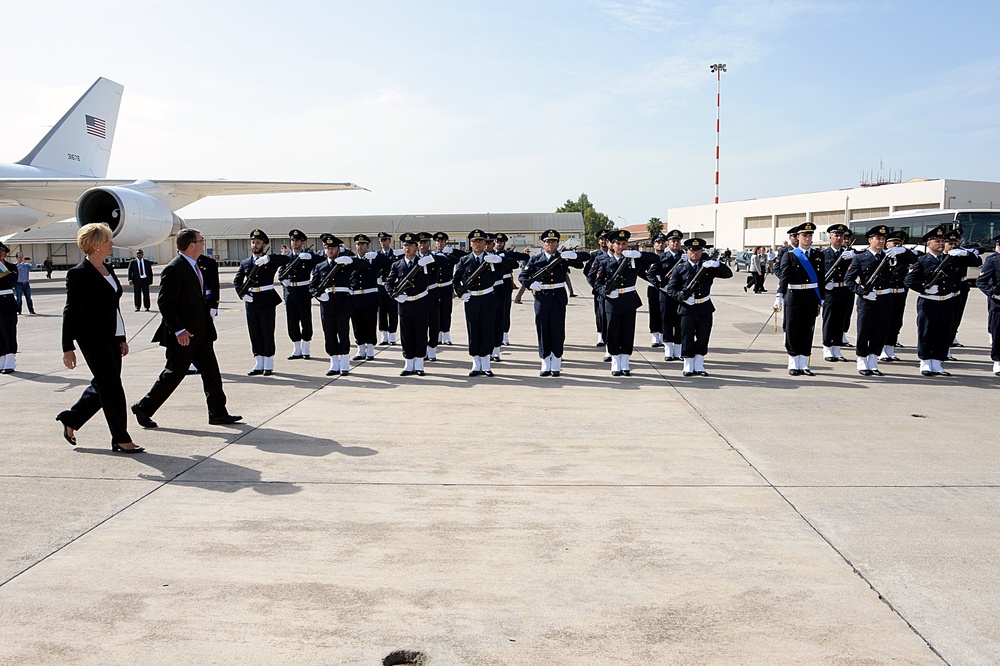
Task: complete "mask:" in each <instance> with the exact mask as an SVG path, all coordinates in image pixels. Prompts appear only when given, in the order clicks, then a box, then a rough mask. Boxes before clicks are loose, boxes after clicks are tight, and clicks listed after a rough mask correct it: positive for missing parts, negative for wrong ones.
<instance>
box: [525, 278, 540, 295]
mask: <svg viewBox="0 0 1000 666" xmlns="http://www.w3.org/2000/svg"><path fill="white" fill-rule="evenodd" d="M528 289H530V290H531V293H533V294H534V293H536V292H539V291H541V290H542V283H541V282H539V281H538V280H535V281H534V282H532V283H531V286H529V287H528Z"/></svg>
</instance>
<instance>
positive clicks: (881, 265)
mask: <svg viewBox="0 0 1000 666" xmlns="http://www.w3.org/2000/svg"><path fill="white" fill-rule="evenodd" d="M888 265H889V255H888V254H886V255H885V256H883V257H882V261H880V262H878V266H876V267H875V270H874V271H872V276H871V277H870V278H868V283H867V284H866V285H865V289H864V291H865V294H870V293H871V291H872V289H874V288H875V280H877V279H878V276H879V274H880V273H881V272H882V269H884V268H885V267H886V266H888Z"/></svg>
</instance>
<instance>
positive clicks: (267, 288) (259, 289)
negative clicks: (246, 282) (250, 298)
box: [247, 284, 274, 294]
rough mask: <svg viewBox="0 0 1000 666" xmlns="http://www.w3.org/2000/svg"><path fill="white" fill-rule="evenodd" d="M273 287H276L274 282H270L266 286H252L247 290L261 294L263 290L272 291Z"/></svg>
mask: <svg viewBox="0 0 1000 666" xmlns="http://www.w3.org/2000/svg"><path fill="white" fill-rule="evenodd" d="M272 289H274V285H273V284H269V285H267V286H265V287H250V288H249V289H247V291H249V292H251V293H254V294H259V293H260V292H262V291H270V290H272Z"/></svg>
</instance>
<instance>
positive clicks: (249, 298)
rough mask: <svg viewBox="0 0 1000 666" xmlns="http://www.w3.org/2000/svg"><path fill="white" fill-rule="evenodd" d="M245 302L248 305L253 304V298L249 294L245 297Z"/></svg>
mask: <svg viewBox="0 0 1000 666" xmlns="http://www.w3.org/2000/svg"><path fill="white" fill-rule="evenodd" d="M243 300H244V301H246V302H247V303H253V296H251V295H250V294H247V295H245V296H244V297H243Z"/></svg>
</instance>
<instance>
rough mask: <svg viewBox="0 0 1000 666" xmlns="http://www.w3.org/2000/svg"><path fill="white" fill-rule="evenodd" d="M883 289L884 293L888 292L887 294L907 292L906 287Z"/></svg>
mask: <svg viewBox="0 0 1000 666" xmlns="http://www.w3.org/2000/svg"><path fill="white" fill-rule="evenodd" d="M882 291H883V293H886V294H905V293H906V289H904V288H902V287H893V288H892V289H883V290H882Z"/></svg>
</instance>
